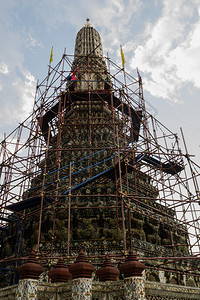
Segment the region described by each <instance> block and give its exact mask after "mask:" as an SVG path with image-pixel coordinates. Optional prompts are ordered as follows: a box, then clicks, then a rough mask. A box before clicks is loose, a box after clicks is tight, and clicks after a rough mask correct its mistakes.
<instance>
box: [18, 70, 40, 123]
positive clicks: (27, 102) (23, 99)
mask: <svg viewBox="0 0 200 300" xmlns="http://www.w3.org/2000/svg"><path fill="white" fill-rule="evenodd" d="M22 75H23V77H17V78H16V79H15V81H14V82H13V84H12V86H13V87H14V90H15V94H16V96H17V98H18V99H19V103H20V108H19V109H18V111H17V112H18V113H19V111H20V114H18V116H17V117H18V121H23V120H24V119H26V117H27V116H28V115H29V114H30V113H31V112H32V109H33V101H34V95H35V88H36V80H35V78H34V76H33V75H31V73H30V72H29V71H27V70H25V71H23V73H22Z"/></svg>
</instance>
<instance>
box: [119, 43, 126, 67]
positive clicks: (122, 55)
mask: <svg viewBox="0 0 200 300" xmlns="http://www.w3.org/2000/svg"><path fill="white" fill-rule="evenodd" d="M120 49H121V57H122V67H123V68H124V65H125V62H126V61H125V57H124V52H123V49H122V46H120Z"/></svg>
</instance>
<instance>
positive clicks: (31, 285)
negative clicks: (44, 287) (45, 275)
mask: <svg viewBox="0 0 200 300" xmlns="http://www.w3.org/2000/svg"><path fill="white" fill-rule="evenodd" d="M37 293H38V280H35V279H21V280H19V283H18V287H17V293H16V299H17V300H24V299H37Z"/></svg>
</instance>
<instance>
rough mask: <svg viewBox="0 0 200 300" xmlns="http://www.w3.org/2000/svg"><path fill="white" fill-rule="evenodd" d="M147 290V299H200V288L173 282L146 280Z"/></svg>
mask: <svg viewBox="0 0 200 300" xmlns="http://www.w3.org/2000/svg"><path fill="white" fill-rule="evenodd" d="M145 292H146V299H147V300H161V299H163V300H165V299H166V300H186V299H187V300H189V299H193V300H198V299H200V289H199V288H194V287H187V286H178V285H172V284H162V283H158V282H148V281H146V282H145Z"/></svg>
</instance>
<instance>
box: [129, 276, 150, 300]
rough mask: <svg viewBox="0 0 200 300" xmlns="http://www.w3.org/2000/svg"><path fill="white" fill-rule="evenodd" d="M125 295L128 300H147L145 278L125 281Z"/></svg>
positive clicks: (133, 278)
mask: <svg viewBox="0 0 200 300" xmlns="http://www.w3.org/2000/svg"><path fill="white" fill-rule="evenodd" d="M124 294H125V299H126V300H133V299H134V300H145V299H146V298H145V287H144V278H143V277H131V278H127V279H125V287H124Z"/></svg>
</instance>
